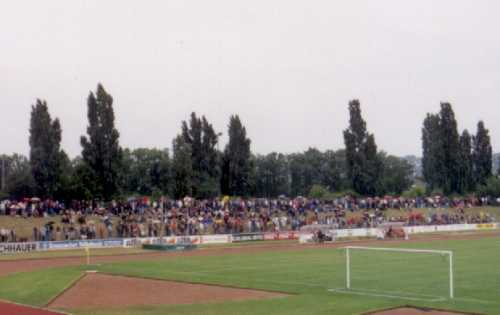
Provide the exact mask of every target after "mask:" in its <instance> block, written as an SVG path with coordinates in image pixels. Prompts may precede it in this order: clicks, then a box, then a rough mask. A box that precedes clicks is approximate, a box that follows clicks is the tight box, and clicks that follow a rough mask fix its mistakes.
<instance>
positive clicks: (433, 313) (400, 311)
mask: <svg viewBox="0 0 500 315" xmlns="http://www.w3.org/2000/svg"><path fill="white" fill-rule="evenodd" d="M465 314H466V313H456V312H451V311H443V310H435V309H429V308H416V307H410V306H407V307H400V308H394V309H390V310H384V311H377V312H372V313H366V314H364V315H465ZM469 315H472V314H469ZM477 315H478V314H477Z"/></svg>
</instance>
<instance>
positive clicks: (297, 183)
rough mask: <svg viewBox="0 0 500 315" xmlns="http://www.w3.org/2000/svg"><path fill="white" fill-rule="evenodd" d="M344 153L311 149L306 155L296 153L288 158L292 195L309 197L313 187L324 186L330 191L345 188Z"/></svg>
mask: <svg viewBox="0 0 500 315" xmlns="http://www.w3.org/2000/svg"><path fill="white" fill-rule="evenodd" d="M342 158H343V156H342V153H341V154H337V152H333V151H326V152H321V151H319V150H317V149H315V148H309V149H308V150H307V151H305V152H304V153H294V154H290V155H289V156H288V161H289V169H290V179H291V194H292V195H293V196H297V195H302V196H307V195H308V194H309V192H310V191H311V188H312V186H314V185H322V186H324V187H326V189H328V190H329V191H335V190H340V189H342V188H343V187H344V182H345V181H344V180H343V178H342V171H341V169H342V167H343V165H344V164H343V161H342Z"/></svg>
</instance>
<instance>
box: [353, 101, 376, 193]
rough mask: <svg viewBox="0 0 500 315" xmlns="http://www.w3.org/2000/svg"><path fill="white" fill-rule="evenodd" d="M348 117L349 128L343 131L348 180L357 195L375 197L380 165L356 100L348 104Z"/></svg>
mask: <svg viewBox="0 0 500 315" xmlns="http://www.w3.org/2000/svg"><path fill="white" fill-rule="evenodd" d="M349 116H350V118H349V128H347V129H346V130H345V131H344V142H345V146H346V162H347V172H348V178H349V180H350V182H351V187H352V189H354V191H356V192H357V193H359V194H362V195H375V194H377V191H378V189H379V184H380V183H379V179H380V176H381V173H382V163H381V162H380V160H379V158H378V154H377V145H376V143H375V137H374V136H373V134H370V133H368V132H367V129H366V122H365V121H364V120H363V117H362V116H361V106H360V103H359V101H358V100H352V101H350V102H349Z"/></svg>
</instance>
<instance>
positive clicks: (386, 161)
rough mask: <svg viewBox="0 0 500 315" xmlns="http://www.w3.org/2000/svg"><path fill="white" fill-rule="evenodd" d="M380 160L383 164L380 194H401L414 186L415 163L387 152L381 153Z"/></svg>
mask: <svg viewBox="0 0 500 315" xmlns="http://www.w3.org/2000/svg"><path fill="white" fill-rule="evenodd" d="M379 160H380V161H381V162H382V164H383V167H382V169H383V172H382V177H381V180H380V187H379V194H391V195H401V194H402V193H403V191H405V190H407V189H409V188H410V187H411V186H412V184H413V165H411V164H410V163H409V162H408V161H406V160H404V159H402V158H399V157H396V156H393V155H387V154H386V153H385V152H380V153H379Z"/></svg>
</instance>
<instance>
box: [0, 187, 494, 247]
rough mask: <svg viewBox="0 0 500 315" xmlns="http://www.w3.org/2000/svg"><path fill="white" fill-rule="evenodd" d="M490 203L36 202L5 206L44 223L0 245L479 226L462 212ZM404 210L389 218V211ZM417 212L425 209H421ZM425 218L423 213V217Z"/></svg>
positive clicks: (11, 234) (2, 206) (2, 235)
mask: <svg viewBox="0 0 500 315" xmlns="http://www.w3.org/2000/svg"><path fill="white" fill-rule="evenodd" d="M499 201H500V200H492V199H489V198H467V199H463V198H455V199H453V198H446V197H439V196H436V197H425V198H401V197H399V198H394V197H389V196H386V197H379V198H353V197H350V196H346V197H342V198H337V199H335V200H329V201H319V200H314V199H306V198H303V197H297V198H294V199H289V198H285V197H282V198H277V199H257V198H252V199H240V198H236V199H229V198H227V197H225V198H219V199H211V200H194V199H192V198H188V197H187V198H184V199H183V200H169V199H165V198H162V199H160V200H158V201H151V200H150V199H149V198H131V199H129V200H127V201H123V202H115V201H113V202H110V203H101V202H98V201H73V202H71V203H69V204H65V203H62V202H58V201H52V200H45V201H41V200H39V199H37V198H32V199H25V200H22V201H18V202H15V201H7V200H6V201H3V202H1V203H0V215H5V216H16V217H22V218H26V219H29V218H31V217H44V218H48V219H49V220H50V219H53V220H52V221H48V222H47V221H45V222H46V223H44V224H43V225H42V226H39V227H35V228H33V232H32V235H30V237H24V238H23V239H20V238H18V237H17V235H16V232H15V231H13V230H8V229H5V228H4V229H2V228H1V227H0V241H1V242H6V241H24V240H35V241H49V240H75V239H96V238H110V237H118V238H123V237H127V238H128V237H158V236H172V235H202V234H237V233H254V232H274V231H285V230H294V231H295V230H299V229H300V228H301V227H302V226H304V225H310V224H327V225H333V226H335V227H337V228H363V227H376V226H377V225H379V224H381V223H385V222H390V221H398V222H401V221H402V222H405V223H406V224H407V225H439V224H457V223H485V222H492V221H494V218H493V217H492V216H491V215H489V214H488V213H482V212H481V213H476V214H467V213H466V211H465V209H467V208H472V207H481V206H488V205H495V204H497V202H499ZM391 209H396V210H402V211H399V213H403V215H400V216H398V217H391V216H390V214H388V213H389V211H388V210H391ZM419 209H428V210H427V211H425V212H423V211H419ZM424 213H425V214H424Z"/></svg>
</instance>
